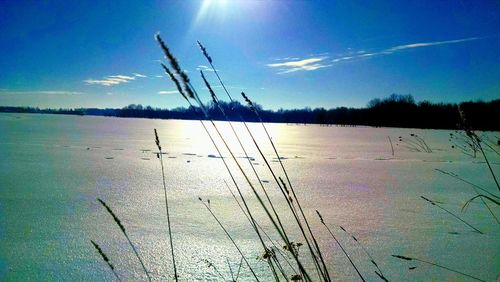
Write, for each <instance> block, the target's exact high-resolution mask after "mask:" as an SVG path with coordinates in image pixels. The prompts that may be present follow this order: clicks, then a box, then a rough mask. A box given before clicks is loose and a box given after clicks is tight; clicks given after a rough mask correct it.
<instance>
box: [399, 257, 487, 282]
mask: <svg viewBox="0 0 500 282" xmlns="http://www.w3.org/2000/svg"><path fill="white" fill-rule="evenodd" d="M392 256H393V257H395V258H397V259H401V260H406V261H419V262H422V263H425V264H428V265H432V266H436V267H439V268H442V269H446V270H448V271H451V272H454V273H457V274H460V275H463V276H466V277H469V278H472V279H474V280H477V281H485V280H483V279H480V278H477V277H475V276H472V275H470V274H467V273H464V272H461V271H458V270H455V269H452V268H449V267H447V266H444V265H441V264H437V263H434V262H431V261H427V260H423V259H419V258H414V257H408V256H401V255H392Z"/></svg>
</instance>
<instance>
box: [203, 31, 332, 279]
mask: <svg viewBox="0 0 500 282" xmlns="http://www.w3.org/2000/svg"><path fill="white" fill-rule="evenodd" d="M198 45H199V47H200V49H201V50H202V53H203V55H204V56H205V58H206V59H207V61H208V62H209V64H210V66H211V67H212V70H213V72H214V73H215V74H216V76H217V79H218V80H219V82H220V84H221V86H222V88H223V89H224V91H225V93H226V94H227V96H228V98H229V100H230V101H231V102H233V98H232V97H231V95H230V94H229V91H228V90H227V88H226V86H225V85H224V83H223V82H222V79H221V77H220V75H219V73H218V71H217V69H216V68H215V67H214V65H213V60H212V58H211V57H210V55H209V54H208V52H207V49H206V48H205V47H204V46H203V45H202V44H201V42H199V41H198ZM201 75H202V78H203V80H204V82H205V84H206V86H207V88H208V89H209V92H210V94H211V96H212V100H213V102H214V104H217V106H219V105H218V101H217V98H216V95H215V93H214V91H213V90H212V88H211V87H210V84H209V83H208V81H207V80H206V78H205V76H204V75H203V72H201ZM242 94H243V95H244V93H242ZM219 109H220V110H221V112H222V114H223V115H224V116H225V117H226V120H227V121H228V122H229V123H230V121H229V119H228V118H227V116H226V115H225V113H224V111H223V110H222V108H220V107H219ZM254 110H255V109H254ZM255 112H256V111H255ZM257 115H258V114H257ZM239 117H240V120H241V121H242V123H243V124H244V126H245V128H246V129H247V132H248V133H249V135H250V137H251V138H252V141H253V142H254V145H255V146H256V148H257V150H258V151H259V153H260V155H261V157H262V158H263V160H264V162H265V163H266V166H267V167H268V169H269V171H270V172H271V174H272V175H273V178H274V180H275V182H276V184H277V185H278V187H279V188H280V190H282V189H283V188H282V187H281V186H280V182H279V181H278V179H277V178H276V175H275V172H274V171H273V169H272V168H271V166H270V165H269V162H268V161H267V158H266V157H265V155H264V154H263V153H262V151H261V149H260V147H259V145H258V143H257V142H256V140H255V138H254V137H253V134H252V132H251V131H250V129H249V128H248V126H247V124H246V122H245V120H244V119H243V118H242V117H241V115H240V116H239ZM258 117H259V119H260V116H258ZM230 124H231V123H230ZM261 124H262V126H263V127H264V130H265V132H266V135H267V137H268V139H269V140H270V142H271V143H272V146H273V149H274V152H275V153H276V155H277V156H278V160H279V162H280V165H281V167H282V169H283V172H284V173H285V176H286V178H287V181H288V183H289V185H290V186H291V183H290V180H289V178H288V174H287V172H286V170H285V168H284V166H283V163H282V162H281V157H280V156H279V154H278V152H277V150H276V147H275V146H274V143H273V141H272V139H271V137H270V135H269V133H268V132H267V129H266V128H265V125H264V123H263V122H262V120H261ZM231 127H232V125H231ZM235 135H236V133H235ZM240 144H241V142H240ZM251 166H252V164H251ZM252 168H253V166H252ZM254 171H255V170H254ZM259 182H260V181H259ZM260 184H261V185H262V183H261V182H260ZM262 188H263V186H262ZM291 188H292V187H291ZM292 189H293V188H292ZM263 190H264V188H263ZM264 193H265V195H266V197H267V199H268V202H269V203H270V205H271V209H272V210H273V212H275V210H274V206H273V204H272V201H271V200H270V199H269V197H268V196H267V193H266V192H265V190H264ZM294 194H295V193H294ZM297 203H298V201H297ZM298 205H299V209H300V210H301V213H302V216H303V218H304V220H305V223H306V225H307V227H308V230H309V233H310V234H311V236H312V237H313V238H314V235H313V234H312V231H311V229H310V227H309V224H308V223H307V219H306V218H305V216H304V213H303V211H302V208H301V207H300V203H298ZM275 216H276V218H277V221H278V224H279V225H280V227H281V228H282V230H283V234H285V235H286V232H285V231H284V228H283V225H282V224H281V222H280V219H279V216H278V215H277V213H276V212H275ZM295 218H296V219H297V217H296V216H295ZM297 224H298V226H299V227H300V229H301V231H302V233H303V235H304V239H305V241H306V243H307V244H308V246H309V248H310V250H311V255H312V257H313V260H314V262H315V266H316V267H317V269H319V270H320V272H321V273H320V275H321V276H322V277H323V279H324V280H325V281H330V278H329V275H328V271H327V269H326V265H325V264H324V260H323V258H322V257H321V255H320V259H321V261H322V264H323V265H322V266H320V265H319V262H318V259H317V257H316V253H315V252H314V251H313V250H312V248H311V247H310V246H311V243H310V242H309V239H308V238H307V236H306V235H305V233H304V232H303V227H302V223H301V221H300V220H297ZM314 240H315V239H314ZM285 241H287V240H285ZM316 251H317V252H318V253H320V251H319V248H317V249H316Z"/></svg>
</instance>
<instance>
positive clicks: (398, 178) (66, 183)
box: [0, 114, 500, 281]
mask: <svg viewBox="0 0 500 282" xmlns="http://www.w3.org/2000/svg"><path fill="white" fill-rule="evenodd" d="M217 124H218V125H219V126H220V128H221V131H222V132H223V134H224V135H225V136H226V137H227V138H228V142H229V144H230V145H229V146H230V147H231V148H233V150H234V152H235V154H236V155H237V156H238V157H240V158H238V161H239V162H240V163H241V165H242V166H243V168H244V169H245V170H246V171H247V172H248V173H249V176H251V179H252V181H254V182H255V184H257V180H256V179H255V177H253V174H252V173H251V169H250V167H249V164H248V160H247V159H245V158H243V156H244V154H243V152H242V151H241V150H240V149H239V147H238V146H239V145H238V144H237V143H236V142H235V140H234V137H233V136H232V132H231V131H230V130H229V127H228V124H227V123H222V122H221V123H217ZM235 127H236V129H237V131H238V132H240V137H241V138H242V140H243V141H244V143H245V147H246V148H247V149H248V153H249V155H250V156H251V157H252V158H254V159H253V161H252V162H253V164H254V166H255V168H256V169H257V171H258V172H259V174H260V176H261V178H262V179H263V180H264V182H265V183H264V185H265V187H266V191H268V193H269V194H270V195H271V198H272V199H273V200H274V203H275V204H276V208H277V210H278V211H279V212H282V213H283V217H284V221H285V226H286V227H288V229H289V233H290V234H292V236H291V237H292V238H293V241H296V242H301V237H300V234H299V233H298V232H297V231H296V228H294V227H293V224H292V221H291V217H290V216H287V214H288V213H285V211H286V206H285V204H284V202H283V200H282V198H281V197H280V192H279V190H278V188H277V187H276V185H275V184H274V180H273V178H272V176H271V175H270V174H269V172H268V170H267V167H266V166H265V165H264V161H263V160H262V158H261V157H260V155H259V153H258V152H257V150H256V149H255V147H254V146H253V143H252V142H251V139H250V138H249V136H248V134H247V133H246V132H245V130H244V128H243V126H242V125H241V124H235ZM267 127H268V129H269V132H270V134H271V135H272V137H273V140H274V142H275V143H276V146H277V148H278V151H279V152H280V154H281V156H282V157H283V164H284V166H285V167H286V169H287V171H288V174H289V176H290V180H291V182H292V184H293V186H294V187H295V190H296V192H297V194H298V197H299V198H300V199H301V203H302V207H303V208H304V210H305V213H306V215H307V216H308V218H309V221H310V222H311V224H312V229H313V231H314V232H315V233H316V234H317V238H318V240H319V244H320V245H321V248H322V251H323V252H324V254H325V257H326V260H327V264H328V265H329V271H330V274H331V275H332V277H333V279H334V280H344V281H345V280H348V281H356V280H357V279H359V278H357V275H356V272H355V271H354V269H352V267H351V266H350V264H349V262H348V260H347V259H346V258H345V256H344V255H343V254H342V252H341V251H340V249H339V247H338V246H337V245H336V243H335V241H333V239H332V238H331V237H330V235H329V233H328V232H327V230H326V229H324V227H323V226H322V225H321V223H320V222H319V220H318V218H317V217H316V215H315V210H319V211H320V212H321V213H322V214H323V216H324V218H325V221H326V223H327V224H328V225H329V226H330V227H331V229H332V231H333V232H334V233H335V235H336V236H337V238H338V239H339V241H340V242H341V243H342V244H343V245H344V247H345V248H346V250H347V251H348V252H349V253H350V255H351V257H352V258H353V261H354V262H355V263H356V264H357V265H358V267H359V269H360V271H361V273H362V274H363V275H364V276H365V278H366V279H367V280H369V281H376V280H377V279H378V277H377V276H376V274H375V273H374V271H375V268H374V267H373V265H372V264H371V263H370V261H369V258H368V257H367V256H366V255H365V254H364V252H363V250H362V249H361V248H360V247H359V245H357V244H355V242H354V241H353V240H352V239H351V238H350V237H349V236H347V235H346V234H345V233H344V232H343V231H341V230H340V229H339V228H338V227H337V226H338V225H342V226H343V227H344V228H346V229H347V230H348V231H350V232H351V233H352V234H354V235H355V236H356V237H357V238H358V240H359V241H360V242H361V243H362V244H363V245H364V246H365V247H366V249H367V250H368V251H369V252H370V253H371V254H372V256H373V257H374V259H375V260H376V262H377V263H378V264H379V266H380V268H381V269H382V271H383V272H384V274H385V276H387V277H388V278H389V280H391V281H403V280H420V281H429V280H434V281H443V280H451V281H456V280H464V281H466V280H467V279H469V278H467V277H464V276H460V275H458V274H455V273H452V272H449V271H446V270H443V269H439V268H436V267H431V266H429V265H425V264H421V263H418V262H414V261H403V260H398V259H396V258H393V257H392V256H391V255H392V254H399V255H405V256H411V257H416V258H420V259H425V260H428V261H432V262H436V263H439V264H441V265H444V266H447V267H449V268H452V269H456V270H459V271H462V272H464V273H467V274H470V275H473V276H475V277H478V278H480V279H482V280H486V281H495V279H497V276H498V275H500V257H499V251H500V241H499V239H498V238H499V236H500V228H499V224H498V223H497V222H496V221H495V219H494V218H493V217H492V215H491V214H490V213H489V212H488V210H487V209H486V207H485V206H484V205H483V203H481V201H474V202H473V203H472V204H471V205H470V207H469V208H468V209H467V210H466V211H465V212H462V211H461V207H462V205H463V204H464V203H465V202H466V201H467V200H468V199H469V198H471V197H473V196H474V195H476V194H475V192H474V190H473V188H472V186H470V185H468V184H466V183H465V182H462V181H460V180H458V179H456V178H454V177H451V176H449V175H446V174H443V173H441V172H439V171H437V170H436V169H439V170H442V171H446V172H449V173H455V174H457V175H458V176H459V177H461V178H463V179H464V180H467V181H470V182H472V183H474V184H477V185H479V186H481V187H482V188H484V189H487V190H488V191H490V192H491V193H496V194H498V190H497V188H496V185H495V183H494V181H493V179H492V177H491V174H490V172H489V170H488V167H487V165H486V164H485V163H484V158H482V157H481V156H478V157H477V158H471V157H470V156H467V155H465V154H463V153H462V152H460V150H458V149H457V148H452V147H451V145H452V144H451V143H450V141H449V134H450V133H451V132H452V131H450V130H420V129H393V128H369V127H351V128H344V127H335V126H333V127H322V126H317V125H307V126H304V125H286V124H268V125H267ZM154 128H156V129H157V130H158V133H159V136H160V140H161V143H162V147H163V149H164V151H166V152H167V154H166V155H165V157H164V161H165V172H166V184H167V188H168V192H169V196H170V198H169V200H170V208H171V214H172V232H173V240H174V245H175V251H176V257H177V263H178V269H179V275H180V278H181V280H182V281H191V280H195V279H198V280H206V281H219V280H222V278H220V277H219V276H218V275H217V274H216V272H215V271H214V269H213V268H209V267H208V266H207V263H206V262H205V261H204V260H209V261H210V262H211V263H213V265H215V266H216V267H217V270H218V271H220V272H221V274H222V275H223V276H225V277H226V279H230V271H229V267H228V266H227V262H226V259H227V261H229V263H230V264H231V266H232V268H233V270H234V269H237V268H238V264H239V263H240V256H239V255H238V252H237V251H236V250H235V249H234V247H233V246H232V245H231V242H230V241H229V240H228V239H227V237H226V236H225V235H224V233H223V231H222V230H221V229H220V227H219V226H218V225H217V223H216V222H215V220H214V219H213V218H212V217H211V215H210V213H209V212H208V211H207V210H206V209H205V207H204V206H203V205H202V204H201V203H200V202H199V200H198V197H201V198H203V199H210V201H211V208H212V210H213V211H214V213H215V214H216V215H217V216H218V217H219V219H220V220H221V221H222V222H223V224H224V225H225V227H226V228H227V229H228V231H229V232H230V233H231V235H232V236H233V237H234V238H235V240H236V242H237V243H238V245H240V246H241V248H242V250H243V252H244V253H245V255H246V256H247V258H248V259H249V262H250V263H251V264H252V267H254V268H255V269H256V270H257V272H258V275H259V276H260V277H261V278H262V280H263V281H267V280H271V278H272V277H269V276H268V275H269V274H270V272H269V271H268V267H267V264H266V263H265V262H263V261H259V260H257V259H256V257H257V256H260V255H262V248H261V246H260V244H259V241H258V240H257V237H256V236H255V234H254V233H253V232H252V230H251V228H250V225H249V223H248V221H247V220H246V218H245V217H244V216H243V214H242V213H241V211H240V210H239V208H238V206H237V204H236V203H235V201H234V200H233V198H232V196H231V194H230V193H229V192H228V190H227V188H226V186H225V184H224V181H226V182H228V184H231V182H230V178H229V176H228V174H227V171H226V170H225V168H224V166H223V163H222V161H221V159H220V158H217V156H218V154H217V151H216V150H215V148H214V147H213V146H212V144H211V143H210V140H209V139H208V137H207V135H206V134H205V132H204V131H203V128H202V127H201V124H200V122H199V121H177V120H148V119H119V118H106V117H78V116H62V115H60V116H57V115H36V114H0V279H1V280H7V281H9V280H18V281H27V280H73V281H75V280H87V281H96V280H103V279H107V280H111V279H113V274H112V273H111V272H110V271H109V269H108V268H107V266H106V265H105V264H104V263H103V262H102V260H101V258H100V257H99V256H98V254H97V253H96V252H95V250H94V249H93V247H92V245H91V244H90V240H91V239H92V240H94V241H96V242H97V243H99V244H100V245H101V247H102V248H103V249H104V250H105V251H106V252H107V253H108V255H109V257H110V259H111V261H112V262H113V264H114V265H115V267H116V269H117V272H118V274H119V275H120V276H121V277H122V278H123V279H124V280H144V279H146V278H145V276H144V274H143V272H142V269H141V267H140V264H139V262H138V261H137V259H136V258H135V257H134V255H133V252H132V251H131V249H130V247H129V246H128V244H127V241H126V239H125V238H124V237H123V235H122V234H121V233H120V230H119V229H118V227H117V226H116V225H115V224H114V222H113V220H112V219H111V217H110V216H109V214H107V213H106V211H105V210H104V209H103V208H102V207H101V206H100V205H99V204H98V202H97V201H96V198H98V197H99V198H102V199H103V200H105V201H106V202H107V203H108V204H109V205H110V206H111V207H112V208H113V210H114V211H115V213H116V214H117V215H118V216H119V217H120V219H121V220H122V222H123V224H124V225H125V227H126V228H127V231H128V233H129V235H130V238H131V240H132V241H133V242H134V243H135V244H136V246H137V247H138V250H139V253H140V254H141V256H142V257H143V258H144V261H145V264H146V267H147V268H148V269H149V270H150V272H151V275H152V277H153V280H157V281H159V280H163V281H164V280H166V279H169V280H170V278H172V267H171V262H170V248H169V245H168V235H167V224H166V214H165V207H164V198H163V188H162V187H163V186H162V179H161V169H160V163H159V160H158V159H157V158H156V154H155V153H154V152H155V151H157V149H156V146H155V143H154V134H153V129H154ZM250 128H251V129H252V131H253V132H254V134H255V136H256V139H257V141H258V143H259V144H260V146H261V148H262V150H263V152H264V154H265V155H266V157H267V158H268V159H269V161H270V162H271V165H272V166H273V167H274V168H275V171H276V172H279V175H281V176H282V175H283V174H282V173H281V170H280V167H279V163H278V162H277V161H276V157H275V155H274V154H273V150H272V148H271V146H270V144H269V141H268V140H267V138H266V137H265V134H264V132H263V130H262V127H261V125H260V124H250ZM411 134H417V135H418V136H420V137H422V138H423V139H424V140H425V142H426V143H427V144H428V145H429V147H430V148H431V150H432V153H425V152H414V151H412V150H410V149H409V148H407V147H405V146H404V145H405V144H403V143H401V142H399V141H398V137H399V136H401V137H404V138H409V139H411V140H413V137H411ZM388 136H390V138H391V140H392V142H393V144H394V156H393V155H392V151H391V146H390V143H389V140H388ZM499 136H500V133H498V132H489V133H485V135H484V137H485V138H486V139H487V140H490V141H492V142H494V143H495V144H496V140H497V139H498V138H499ZM494 146H496V145H494ZM494 148H495V149H496V150H498V149H499V148H498V146H496V147H494ZM487 154H488V158H489V160H490V162H491V165H492V168H493V170H494V171H495V173H496V174H497V175H500V166H499V163H500V158H499V157H498V155H497V154H495V153H494V152H492V151H488V152H487ZM223 156H224V157H229V154H228V153H227V151H226V150H223ZM226 159H227V161H228V162H230V163H231V168H232V170H233V171H234V172H235V175H236V177H237V180H238V183H240V185H241V187H242V189H243V190H244V192H245V195H247V198H248V199H249V202H250V205H251V206H252V207H253V209H252V210H254V211H255V216H256V218H257V220H258V222H259V224H260V225H261V226H262V227H263V228H264V230H266V231H267V232H268V233H269V234H270V236H271V237H273V238H274V239H278V237H277V236H276V233H275V232H274V230H273V228H272V226H271V224H270V223H269V222H268V221H267V220H266V217H265V215H264V213H263V212H261V211H260V209H259V207H258V204H257V202H256V201H255V199H254V197H252V195H251V192H250V190H249V188H248V185H245V181H244V180H243V178H242V176H241V174H240V173H238V171H237V169H236V167H235V166H234V164H233V162H232V161H231V160H230V159H229V158H226ZM231 187H232V188H233V189H234V187H233V186H231ZM420 196H425V197H427V198H429V199H432V200H434V201H436V202H438V203H439V204H440V205H441V206H442V207H444V208H445V209H448V210H449V211H451V212H453V213H455V214H456V215H458V216H460V217H461V218H462V219H463V220H465V221H467V222H468V223H470V224H471V225H472V226H474V227H476V228H477V229H479V230H481V231H482V232H484V234H479V233H477V232H474V231H473V229H471V228H470V227H468V226H467V225H465V224H464V223H462V222H460V221H459V220H457V219H456V218H453V217H452V216H451V215H450V214H448V213H446V212H445V211H443V210H441V209H439V208H438V207H436V206H432V205H431V204H430V203H428V202H426V201H424V200H423V199H421V197H420ZM490 207H491V208H492V211H493V212H494V213H495V214H496V215H497V216H499V217H500V213H499V211H500V210H499V208H498V207H495V206H493V205H490ZM306 253H307V252H306V250H305V248H304V249H301V254H303V256H304V260H307V259H306V257H307V255H306ZM410 267H411V268H413V267H416V268H414V269H411V270H410V269H409V268H410ZM241 271H242V273H241V278H240V280H251V276H250V272H249V271H248V268H246V267H244V268H243V269H242V270H241ZM311 272H312V273H314V270H313V269H312V270H311Z"/></svg>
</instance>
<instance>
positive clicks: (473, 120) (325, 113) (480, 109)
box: [0, 94, 500, 130]
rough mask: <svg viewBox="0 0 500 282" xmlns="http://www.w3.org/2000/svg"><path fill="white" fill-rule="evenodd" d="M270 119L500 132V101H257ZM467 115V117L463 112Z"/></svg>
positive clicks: (194, 111) (158, 115)
mask: <svg viewBox="0 0 500 282" xmlns="http://www.w3.org/2000/svg"><path fill="white" fill-rule="evenodd" d="M219 106H220V107H222V109H223V110H224V111H225V113H226V115H227V116H228V118H229V119H230V120H232V121H241V118H243V119H244V120H245V121H249V122H252V121H258V120H257V117H256V116H255V114H254V113H253V112H252V111H251V110H250V109H249V108H248V107H247V106H245V105H242V104H241V103H239V102H237V101H235V102H230V103H228V102H223V101H219ZM255 107H256V108H257V110H258V111H259V114H260V116H261V118H262V119H263V120H264V121H265V122H279V123H303V124H308V123H311V124H322V125H340V126H356V125H366V126H376V127H382V126H383V127H407V128H433V129H456V128H459V127H460V125H461V124H462V122H463V117H465V119H466V122H467V123H468V125H469V126H472V128H474V129H477V130H499V129H500V123H499V122H498V113H500V99H496V100H493V101H490V102H483V101H475V102H472V101H470V102H462V103H459V104H450V103H431V102H429V101H422V102H418V103H417V102H415V99H414V98H413V96H411V95H398V94H392V95H391V96H389V97H387V98H384V99H378V98H377V99H372V100H371V101H370V102H368V104H367V106H366V107H364V108H347V107H337V108H333V109H328V110H327V109H324V108H315V109H311V108H303V109H291V110H286V109H279V110H277V111H272V110H265V109H263V108H262V106H261V105H257V104H256V105H255ZM0 112H15V113H42V114H66V115H93V116H115V117H137V118H154V119H186V120H193V119H206V118H205V116H204V114H203V112H202V111H201V109H200V108H198V107H189V108H184V107H180V108H174V109H160V108H153V107H151V106H142V105H140V104H138V105H136V104H131V105H128V106H126V107H124V108H121V109H111V108H107V109H98V108H76V109H40V108H38V107H5V106H0ZM207 112H208V115H209V117H210V118H211V119H214V120H225V117H224V116H223V115H222V114H221V112H220V110H219V109H218V107H217V105H214V104H212V103H211V104H208V105H207ZM460 112H461V113H462V115H461V114H460Z"/></svg>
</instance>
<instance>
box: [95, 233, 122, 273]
mask: <svg viewBox="0 0 500 282" xmlns="http://www.w3.org/2000/svg"><path fill="white" fill-rule="evenodd" d="M90 242H91V243H92V245H93V246H94V248H95V249H96V250H97V252H98V253H99V255H100V256H101V258H102V260H103V261H104V262H105V263H106V264H107V265H108V267H109V269H111V272H113V274H114V275H115V277H116V279H117V280H118V281H122V280H121V279H120V276H118V273H116V270H115V267H114V266H113V264H112V263H111V261H110V260H109V258H108V256H107V255H106V253H104V251H103V250H102V249H101V247H99V245H98V244H97V243H96V242H94V241H92V240H90Z"/></svg>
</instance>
